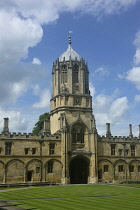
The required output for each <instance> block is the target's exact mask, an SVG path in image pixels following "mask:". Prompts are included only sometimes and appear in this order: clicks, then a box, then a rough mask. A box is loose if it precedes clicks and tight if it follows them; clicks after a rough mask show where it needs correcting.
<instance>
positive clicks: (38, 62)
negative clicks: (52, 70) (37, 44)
mask: <svg viewBox="0 0 140 210" xmlns="http://www.w3.org/2000/svg"><path fill="white" fill-rule="evenodd" d="M32 63H33V64H38V65H40V64H41V61H40V60H39V59H38V58H33V61H32Z"/></svg>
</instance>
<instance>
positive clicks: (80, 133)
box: [72, 127, 84, 143]
mask: <svg viewBox="0 0 140 210" xmlns="http://www.w3.org/2000/svg"><path fill="white" fill-rule="evenodd" d="M72 143H84V128H80V127H76V128H73V130H72Z"/></svg>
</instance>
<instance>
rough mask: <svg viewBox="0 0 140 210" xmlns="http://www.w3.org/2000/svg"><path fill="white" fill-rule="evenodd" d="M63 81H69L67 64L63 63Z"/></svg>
mask: <svg viewBox="0 0 140 210" xmlns="http://www.w3.org/2000/svg"><path fill="white" fill-rule="evenodd" d="M61 72H62V74H61V83H67V66H66V65H63V66H62V70H61Z"/></svg>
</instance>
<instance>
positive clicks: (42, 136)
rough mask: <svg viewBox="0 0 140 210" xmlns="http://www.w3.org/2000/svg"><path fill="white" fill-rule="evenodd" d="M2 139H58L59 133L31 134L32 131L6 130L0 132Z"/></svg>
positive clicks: (0, 138)
mask: <svg viewBox="0 0 140 210" xmlns="http://www.w3.org/2000/svg"><path fill="white" fill-rule="evenodd" d="M2 139H18V140H19V139H27V140H28V139H30V140H43V139H44V140H59V139H60V135H58V134H53V135H50V134H47V133H42V134H38V135H36V134H33V133H20V132H19V133H16V132H13V133H11V132H8V133H4V132H2V133H0V140H2Z"/></svg>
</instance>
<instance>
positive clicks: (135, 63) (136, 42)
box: [133, 31, 140, 66]
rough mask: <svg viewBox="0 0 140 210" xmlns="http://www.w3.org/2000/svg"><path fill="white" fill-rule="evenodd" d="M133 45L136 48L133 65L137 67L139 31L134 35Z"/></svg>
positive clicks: (139, 56) (139, 55) (139, 48)
mask: <svg viewBox="0 0 140 210" xmlns="http://www.w3.org/2000/svg"><path fill="white" fill-rule="evenodd" d="M134 45H135V46H136V53H135V55H134V58H133V61H134V65H136V66H137V65H139V64H140V31H138V32H137V33H136V37H135V40H134Z"/></svg>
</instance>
